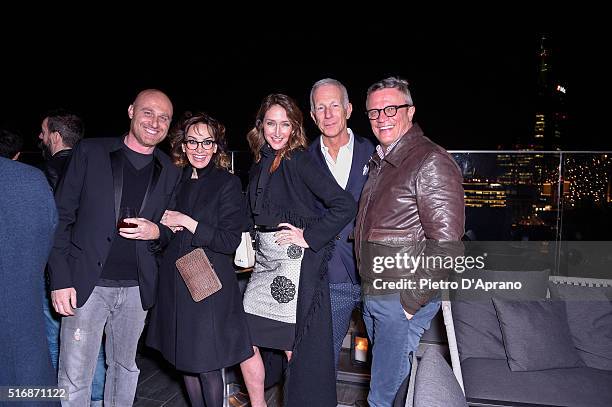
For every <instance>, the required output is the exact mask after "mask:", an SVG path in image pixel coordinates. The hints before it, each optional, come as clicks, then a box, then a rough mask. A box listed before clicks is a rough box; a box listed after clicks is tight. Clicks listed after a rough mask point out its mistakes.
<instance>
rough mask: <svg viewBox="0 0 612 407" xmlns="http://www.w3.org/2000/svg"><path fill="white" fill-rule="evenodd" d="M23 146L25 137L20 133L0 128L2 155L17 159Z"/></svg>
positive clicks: (0, 152)
mask: <svg viewBox="0 0 612 407" xmlns="http://www.w3.org/2000/svg"><path fill="white" fill-rule="evenodd" d="M22 148H23V139H22V138H21V136H20V135H19V134H17V133H13V132H12V131H8V130H5V129H0V157H4V158H8V159H9V160H14V161H17V160H18V159H19V154H21V149H22Z"/></svg>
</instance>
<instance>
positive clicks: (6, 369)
mask: <svg viewBox="0 0 612 407" xmlns="http://www.w3.org/2000/svg"><path fill="white" fill-rule="evenodd" d="M6 134H8V132H5V131H4V130H0V135H6ZM0 174H2V176H0V191H2V196H1V197H0V224H1V225H2V226H1V227H0V349H1V351H0V386H13V387H15V386H28V387H33V386H37V387H38V386H55V385H56V383H57V379H56V377H55V375H54V374H53V368H52V367H51V362H50V360H49V352H48V348H47V341H46V338H45V325H44V322H43V313H42V298H43V276H44V270H45V263H46V262H47V257H48V256H49V251H50V250H51V246H52V244H53V231H54V230H55V227H56V225H57V211H56V209H55V202H53V195H52V194H51V189H50V188H49V185H47V181H45V177H44V176H43V174H42V172H40V170H38V169H36V168H34V167H31V166H29V165H26V164H22V163H20V162H16V161H11V160H9V159H7V158H4V157H0ZM3 393H4V395H7V393H6V392H3ZM10 400H11V399H9V400H6V399H4V400H3V401H0V404H1V405H5V403H6V405H9V404H13V403H8V401H10ZM50 401H51V400H50ZM18 404H20V403H18ZM21 404H23V405H25V404H27V405H28V406H48V405H50V404H49V403H47V402H44V403H43V402H40V403H39V402H34V401H28V402H27V403H21Z"/></svg>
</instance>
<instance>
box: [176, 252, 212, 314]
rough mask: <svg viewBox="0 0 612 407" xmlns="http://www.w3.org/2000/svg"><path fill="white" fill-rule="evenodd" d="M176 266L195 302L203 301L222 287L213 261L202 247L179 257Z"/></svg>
mask: <svg viewBox="0 0 612 407" xmlns="http://www.w3.org/2000/svg"><path fill="white" fill-rule="evenodd" d="M176 268H177V269H178V271H179V273H180V274H181V277H183V280H184V281H185V285H186V286H187V289H188V290H189V293H190V294H191V298H193V300H194V301H195V302H198V301H202V300H203V299H204V298H206V297H209V296H211V295H212V294H214V293H216V292H217V291H219V290H220V289H221V287H222V285H221V281H219V277H217V273H215V269H214V268H213V265H212V263H211V262H210V260H209V259H208V257H207V256H206V253H204V249H202V248H197V249H194V250H192V251H190V252H189V253H187V254H186V255H184V256H182V257H180V258H179V259H177V260H176Z"/></svg>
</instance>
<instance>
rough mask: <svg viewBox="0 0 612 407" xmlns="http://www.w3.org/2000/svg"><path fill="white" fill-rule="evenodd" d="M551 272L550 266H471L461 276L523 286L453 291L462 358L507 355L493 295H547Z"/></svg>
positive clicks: (456, 332) (499, 357)
mask: <svg viewBox="0 0 612 407" xmlns="http://www.w3.org/2000/svg"><path fill="white" fill-rule="evenodd" d="M548 275H549V272H548V270H535V271H501V270H470V271H466V272H465V273H463V274H461V276H460V277H459V276H457V277H458V278H460V279H467V280H474V281H477V280H478V279H482V280H484V281H500V282H501V281H505V282H515V281H520V282H521V283H522V285H523V288H522V289H521V290H519V291H513V292H511V293H510V294H508V292H506V291H505V290H489V291H483V290H458V291H457V292H455V293H453V294H455V295H454V298H453V302H452V304H451V306H452V313H453V322H454V326H455V336H456V338H457V347H458V349H459V358H460V359H461V360H465V359H467V358H474V357H475V358H492V359H506V352H505V351H504V344H503V340H502V334H501V330H500V328H499V321H498V320H497V313H496V312H495V308H494V307H493V302H492V301H491V298H492V296H493V295H496V296H504V295H512V296H513V297H512V298H515V299H525V300H530V299H531V300H533V299H539V298H545V297H546V292H547V288H548V286H547V283H548Z"/></svg>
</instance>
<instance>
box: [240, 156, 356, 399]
mask: <svg viewBox="0 0 612 407" xmlns="http://www.w3.org/2000/svg"><path fill="white" fill-rule="evenodd" d="M264 167H265V164H264V163H263V160H261V161H260V162H258V163H256V164H255V165H254V166H253V168H252V170H251V174H250V180H249V203H250V207H251V210H253V207H254V206H256V205H254V202H255V200H256V199H257V189H258V182H257V180H258V178H259V177H260V176H261V172H262V171H266V170H267V168H264ZM260 199H263V201H262V204H261V208H262V210H261V213H260V215H259V219H258V216H257V215H256V216H254V218H255V219H254V223H256V224H262V223H260V222H261V221H262V220H264V222H266V223H267V224H269V225H275V224H277V223H279V222H288V223H291V224H293V225H294V226H297V227H299V228H304V239H305V240H306V242H307V243H308V245H309V246H310V247H309V248H308V249H306V250H305V251H304V258H303V259H302V266H301V271H300V285H299V292H298V299H297V309H296V326H295V330H296V334H295V342H294V345H293V349H292V351H293V355H292V358H291V361H290V362H289V363H288V366H287V369H286V371H285V384H284V392H285V395H284V403H285V405H286V406H290V407H301V406H304V407H310V406H317V407H327V406H330V407H332V406H335V405H336V404H337V402H336V378H335V367H334V350H333V340H332V322H331V304H330V299H329V278H328V276H327V264H328V261H329V260H330V258H331V257H332V255H333V249H334V244H333V242H334V240H335V239H336V236H337V235H338V233H340V231H341V230H342V228H343V227H344V226H345V225H346V224H347V223H349V222H350V221H351V219H353V218H354V217H355V214H356V209H357V205H356V203H355V200H354V198H353V197H352V196H351V194H349V193H348V192H346V191H344V190H343V189H342V188H340V186H339V185H338V183H337V182H335V180H334V179H333V178H332V177H330V176H329V175H328V174H326V173H325V172H324V171H323V169H322V168H321V166H320V165H319V164H318V163H316V162H315V161H314V159H313V158H312V157H311V155H310V154H308V153H307V152H306V151H294V152H293V153H292V155H291V159H283V161H281V165H280V166H279V167H278V169H277V170H276V171H275V172H274V173H272V174H271V175H270V176H269V182H268V184H267V188H266V189H265V192H263V195H262V196H261V198H260ZM318 201H321V202H323V203H324V205H325V206H326V207H327V212H326V213H325V215H323V216H321V214H320V208H319V206H318V203H317V202H318ZM266 223H263V224H266ZM279 362H280V360H278V359H272V360H271V361H270V362H269V363H267V366H266V368H267V369H266V382H267V383H268V384H269V383H270V382H273V381H276V380H278V379H279V378H278V377H274V376H278V375H277V374H276V373H278V371H279V369H278V367H279V366H278V365H279ZM271 376H272V377H271ZM271 379H272V380H271Z"/></svg>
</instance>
